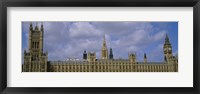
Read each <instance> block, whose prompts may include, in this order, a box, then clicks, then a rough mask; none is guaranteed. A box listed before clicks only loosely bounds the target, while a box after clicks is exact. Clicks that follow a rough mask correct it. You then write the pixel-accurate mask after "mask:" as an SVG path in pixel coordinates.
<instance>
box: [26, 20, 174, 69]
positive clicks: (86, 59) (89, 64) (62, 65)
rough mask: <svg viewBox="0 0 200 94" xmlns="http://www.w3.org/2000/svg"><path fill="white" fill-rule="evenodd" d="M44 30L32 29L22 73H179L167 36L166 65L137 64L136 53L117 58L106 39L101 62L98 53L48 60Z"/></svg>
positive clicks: (41, 27)
mask: <svg viewBox="0 0 200 94" xmlns="http://www.w3.org/2000/svg"><path fill="white" fill-rule="evenodd" d="M43 39H44V27H43V24H41V26H37V25H36V26H35V27H33V25H32V23H30V26H29V36H28V51H26V50H24V53H23V54H24V57H23V58H24V63H23V64H22V72H178V57H177V56H173V54H172V45H171V43H170V40H169V37H168V36H167V35H166V38H165V42H164V44H163V54H164V57H163V62H149V61H148V57H147V55H146V54H144V61H143V62H138V61H137V58H136V57H137V56H136V54H134V53H130V54H128V53H127V56H128V59H115V58H114V54H113V52H112V48H110V49H108V48H107V45H106V39H105V37H104V39H103V42H102V49H101V59H97V58H96V53H95V52H86V50H85V51H83V59H82V60H66V61H48V52H44V51H43V42H44V40H43Z"/></svg>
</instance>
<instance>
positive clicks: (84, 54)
mask: <svg viewBox="0 0 200 94" xmlns="http://www.w3.org/2000/svg"><path fill="white" fill-rule="evenodd" d="M83 60H87V52H86V50H84V53H83Z"/></svg>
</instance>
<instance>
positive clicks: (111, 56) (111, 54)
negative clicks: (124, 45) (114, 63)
mask: <svg viewBox="0 0 200 94" xmlns="http://www.w3.org/2000/svg"><path fill="white" fill-rule="evenodd" d="M109 58H110V59H113V52H112V48H110V55H109Z"/></svg>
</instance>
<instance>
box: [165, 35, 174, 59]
mask: <svg viewBox="0 0 200 94" xmlns="http://www.w3.org/2000/svg"><path fill="white" fill-rule="evenodd" d="M163 51H164V59H165V62H169V60H170V58H172V56H173V55H172V46H171V43H170V41H169V37H168V35H166V37H165V43H164V46H163Z"/></svg>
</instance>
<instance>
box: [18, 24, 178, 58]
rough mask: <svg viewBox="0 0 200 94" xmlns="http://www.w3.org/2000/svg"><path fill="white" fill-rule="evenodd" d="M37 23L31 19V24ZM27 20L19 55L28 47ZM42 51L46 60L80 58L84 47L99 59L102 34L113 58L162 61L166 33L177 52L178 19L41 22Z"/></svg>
mask: <svg viewBox="0 0 200 94" xmlns="http://www.w3.org/2000/svg"><path fill="white" fill-rule="evenodd" d="M36 23H37V24H38V26H40V24H41V22H33V26H35V25H36ZM29 24H30V22H22V57H23V51H24V49H26V50H27V49H28V33H29ZM43 25H44V51H48V59H49V60H66V59H67V58H79V59H82V53H83V51H84V50H86V51H87V52H88V51H91V52H96V54H97V59H98V58H100V56H101V55H100V54H101V47H102V41H103V37H104V35H105V37H106V41H107V47H108V49H109V48H112V49H113V54H114V58H124V59H127V58H128V54H129V53H131V52H132V53H136V55H137V61H143V57H144V53H146V54H147V59H148V61H163V60H164V58H163V57H164V56H163V44H164V39H165V36H166V34H168V36H169V39H170V42H171V44H172V49H173V54H177V53H178V22H43Z"/></svg>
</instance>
